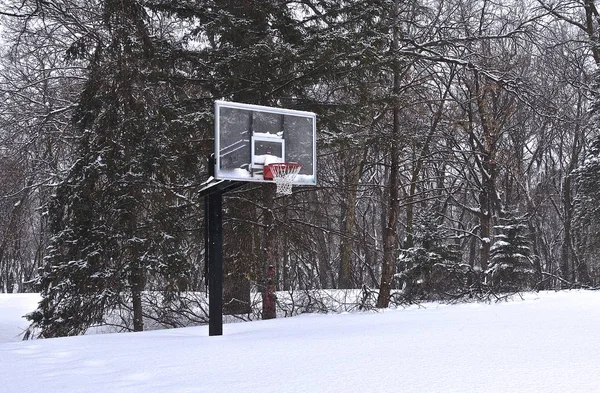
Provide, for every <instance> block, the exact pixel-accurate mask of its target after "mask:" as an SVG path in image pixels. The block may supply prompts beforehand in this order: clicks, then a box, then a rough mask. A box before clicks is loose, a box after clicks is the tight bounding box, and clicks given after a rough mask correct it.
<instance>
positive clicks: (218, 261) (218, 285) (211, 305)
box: [206, 191, 223, 336]
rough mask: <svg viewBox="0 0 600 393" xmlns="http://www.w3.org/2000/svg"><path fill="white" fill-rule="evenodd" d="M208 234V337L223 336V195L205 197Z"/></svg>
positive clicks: (215, 194) (216, 193)
mask: <svg viewBox="0 0 600 393" xmlns="http://www.w3.org/2000/svg"><path fill="white" fill-rule="evenodd" d="M206 198H208V203H207V206H206V208H207V210H208V212H206V213H207V217H208V225H207V228H206V230H207V234H208V335H209V336H221V335H222V334H223V260H222V256H223V215H222V205H223V193H222V192H220V191H219V192H214V193H212V194H209V195H208V196H206Z"/></svg>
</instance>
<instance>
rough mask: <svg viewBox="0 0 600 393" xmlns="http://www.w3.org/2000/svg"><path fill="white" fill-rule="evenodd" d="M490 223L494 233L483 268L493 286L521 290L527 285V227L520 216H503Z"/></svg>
mask: <svg viewBox="0 0 600 393" xmlns="http://www.w3.org/2000/svg"><path fill="white" fill-rule="evenodd" d="M502 221H504V223H503V225H497V226H495V227H494V229H495V231H496V235H495V236H494V243H493V244H492V247H491V249H490V265H489V268H488V269H487V271H486V272H485V273H486V275H487V276H488V278H489V282H490V283H491V285H492V286H493V288H494V289H497V290H501V291H508V290H522V289H526V288H527V287H529V286H530V285H531V280H532V279H533V274H534V271H533V265H532V264H531V261H530V256H531V249H530V241H529V235H528V233H527V232H528V227H527V224H526V221H525V219H524V218H512V217H511V218H507V219H503V220H502Z"/></svg>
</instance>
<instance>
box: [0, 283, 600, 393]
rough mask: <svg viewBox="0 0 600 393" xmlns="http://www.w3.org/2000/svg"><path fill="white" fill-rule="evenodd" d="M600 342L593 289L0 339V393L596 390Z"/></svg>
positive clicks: (598, 302)
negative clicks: (217, 328)
mask: <svg viewBox="0 0 600 393" xmlns="http://www.w3.org/2000/svg"><path fill="white" fill-rule="evenodd" d="M0 296H5V295H0ZM6 296H8V295H6ZM0 305H3V306H6V302H0ZM6 314H7V313H6V312H5V311H2V310H0V319H1V318H2V316H4V315H6ZM0 323H1V322H0ZM598 342H600V292H583V291H573V292H561V293H551V292H545V293H541V294H528V295H526V297H525V300H524V301H521V300H516V301H511V302H505V303H498V304H491V305H487V304H463V305H454V306H435V305H428V306H427V308H417V307H415V308H410V309H399V310H386V311H384V312H380V313H356V314H342V315H304V316H299V317H294V318H287V319H278V320H270V321H259V322H249V323H238V324H228V325H225V327H224V336H222V337H207V328H206V327H197V328H185V329H172V330H162V331H152V332H143V333H126V334H106V335H90V336H84V337H72V338H59V339H50V340H34V341H28V342H8V343H6V342H5V343H2V344H0V354H1V355H0V359H1V360H0V381H2V385H1V386H0V391H2V392H25V391H43V392H45V393H58V392H73V393H74V392H132V393H133V392H144V393H149V392H156V393H159V392H161V393H162V392H182V393H183V392H383V391H396V392H445V393H447V392H461V393H462V392H575V391H576V392H596V391H598V389H599V386H600V385H598V381H599V379H598V378H599V377H598V375H600V347H599V346H598Z"/></svg>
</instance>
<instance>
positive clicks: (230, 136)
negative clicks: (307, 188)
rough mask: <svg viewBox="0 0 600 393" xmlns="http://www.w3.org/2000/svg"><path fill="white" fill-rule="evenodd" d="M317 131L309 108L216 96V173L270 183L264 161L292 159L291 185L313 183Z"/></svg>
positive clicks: (315, 166)
mask: <svg viewBox="0 0 600 393" xmlns="http://www.w3.org/2000/svg"><path fill="white" fill-rule="evenodd" d="M316 135H317V133H316V115H315V114H314V113H312V112H303V111H296V110H290V109H281V108H273V107H266V106H258V105H250V104H241V103H235V102H227V101H215V171H214V174H215V178H216V179H225V180H241V181H255V182H271V181H272V180H270V179H265V178H264V166H265V165H268V164H274V163H281V162H294V163H298V164H300V165H301V169H300V172H299V174H298V175H297V176H296V178H295V180H294V181H293V183H292V184H294V185H315V184H316V180H317V176H316V169H317V155H316Z"/></svg>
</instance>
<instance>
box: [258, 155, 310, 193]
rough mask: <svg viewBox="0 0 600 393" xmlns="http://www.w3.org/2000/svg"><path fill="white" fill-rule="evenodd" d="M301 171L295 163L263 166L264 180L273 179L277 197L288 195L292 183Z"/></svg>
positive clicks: (300, 167)
mask: <svg viewBox="0 0 600 393" xmlns="http://www.w3.org/2000/svg"><path fill="white" fill-rule="evenodd" d="M300 169H302V165H300V164H298V163H297V162H280V163H274V164H268V165H265V172H264V178H265V179H273V181H274V182H275V184H277V195H290V194H291V193H292V182H293V181H294V180H295V179H296V176H297V175H298V173H299V172H300Z"/></svg>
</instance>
